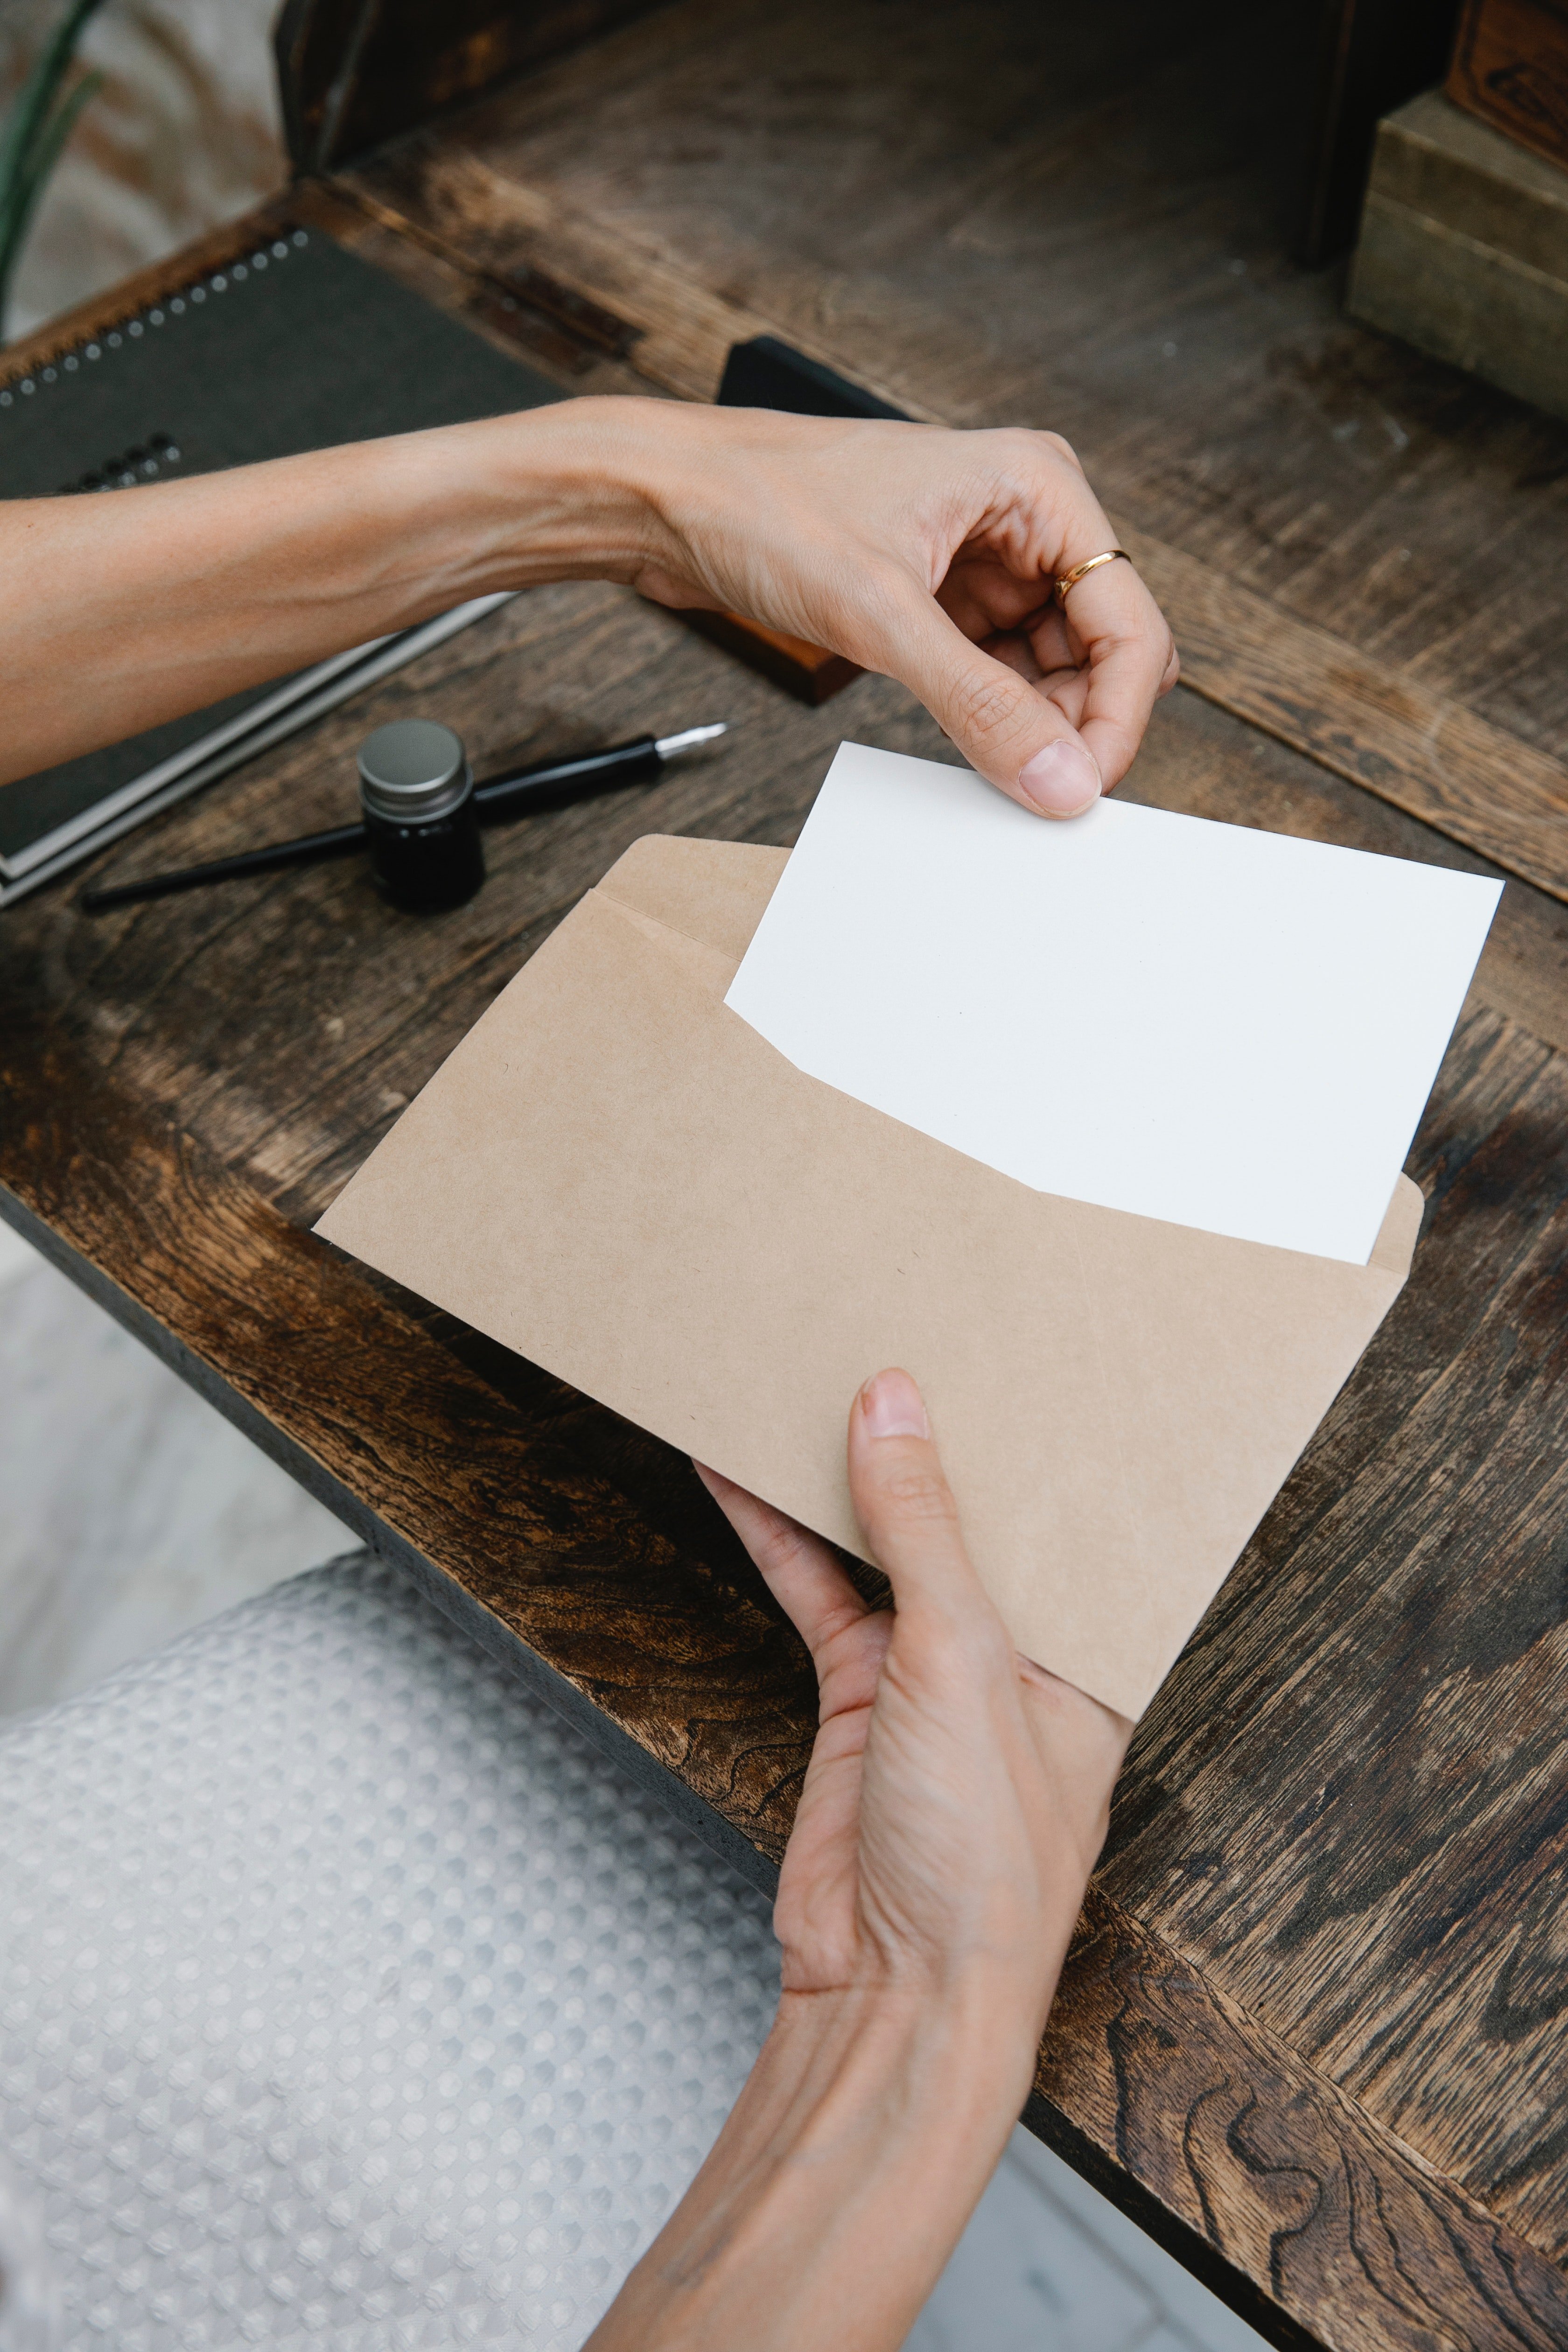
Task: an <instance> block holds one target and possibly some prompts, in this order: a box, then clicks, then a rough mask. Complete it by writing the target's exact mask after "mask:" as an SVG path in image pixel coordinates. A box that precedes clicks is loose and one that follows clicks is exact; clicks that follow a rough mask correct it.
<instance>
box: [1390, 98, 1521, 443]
mask: <svg viewBox="0 0 1568 2352" xmlns="http://www.w3.org/2000/svg"><path fill="white" fill-rule="evenodd" d="M1348 308H1349V310H1350V311H1351V314H1352V317H1354V318H1357V319H1362V320H1365V321H1366V323H1367V324H1368V325H1369V326H1373V327H1381V328H1383V329H1384V331H1385V332H1387V333H1389V334H1394V335H1398V336H1400V337H1401V338H1402V339H1403V340H1404V341H1405V342H1407V343H1414V344H1415V346H1416V348H1417V349H1418V350H1419V351H1424V352H1430V353H1431V354H1432V356H1433V357H1434V358H1435V359H1441V360H1448V361H1450V362H1452V363H1453V364H1454V365H1455V366H1456V367H1462V368H1465V369H1467V370H1468V372H1469V373H1471V374H1472V375H1479V376H1481V377H1484V379H1485V380H1486V382H1487V383H1495V384H1497V385H1498V386H1499V387H1500V389H1501V390H1502V391H1504V392H1511V393H1513V394H1516V395H1517V397H1518V398H1520V399H1521V400H1528V401H1531V402H1533V404H1535V406H1536V407H1538V408H1544V409H1546V410H1547V411H1548V412H1549V413H1550V414H1552V415H1555V416H1568V173H1563V172H1561V171H1559V170H1558V169H1557V168H1556V167H1555V165H1553V164H1551V163H1542V162H1541V161H1540V160H1539V159H1538V158H1537V157H1536V156H1534V155H1531V154H1529V153H1527V152H1525V151H1524V149H1522V148H1521V147H1519V146H1517V145H1516V144H1515V143H1514V142H1513V141H1512V140H1510V139H1507V138H1505V137H1504V136H1503V135H1502V133H1501V132H1500V131H1494V130H1493V129H1492V128H1491V127H1490V125H1489V124H1488V123H1485V122H1479V121H1476V120H1475V118H1474V117H1473V116H1471V115H1467V114H1463V113H1461V112H1460V110H1458V107H1455V106H1453V105H1451V104H1450V103H1449V101H1448V100H1447V99H1446V98H1445V97H1444V96H1443V95H1442V93H1441V92H1440V91H1436V90H1432V91H1428V92H1427V93H1426V95H1425V96H1424V97H1421V98H1417V99H1414V100H1412V101H1411V103H1410V104H1409V105H1408V106H1405V107H1401V108H1400V110H1399V111H1398V112H1397V113H1396V114H1391V115H1390V116H1388V117H1387V119H1386V120H1385V121H1384V122H1383V123H1382V124H1380V126H1379V129H1378V138H1377V149H1376V152H1375V154H1374V156H1373V169H1372V183H1371V185H1370V186H1369V188H1368V190H1367V197H1366V206H1365V209H1364V211H1363V215H1362V230H1361V241H1360V243H1359V245H1358V246H1357V247H1356V255H1355V261H1354V265H1353V267H1352V274H1351V285H1350V293H1349V297H1348Z"/></svg>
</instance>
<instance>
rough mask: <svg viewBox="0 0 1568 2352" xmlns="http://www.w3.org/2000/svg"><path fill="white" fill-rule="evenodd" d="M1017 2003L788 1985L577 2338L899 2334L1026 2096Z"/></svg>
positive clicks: (757, 2347) (867, 2339)
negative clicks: (696, 2148) (722, 2116)
mask: <svg viewBox="0 0 1568 2352" xmlns="http://www.w3.org/2000/svg"><path fill="white" fill-rule="evenodd" d="M1064 1941H1065V1938H1064ZM1026 2007H1027V2004H1026V2003H1025V2002H1023V2001H1021V2000H1012V1999H1010V1998H1008V1997H1007V1996H1005V1995H1002V1994H996V1995H993V1993H992V1992H991V1991H990V1990H988V1989H983V1988H981V1987H979V1986H976V1987H974V1988H973V1990H970V1991H968V1992H965V1993H961V1994H958V1995H955V1996H952V1997H949V1998H948V1999H946V2000H942V2001H937V2000H932V1999H931V1998H930V1997H929V1996H924V1997H921V1999H920V2000H916V1999H914V1998H913V1997H910V1996H900V1997H898V1998H897V1999H895V1998H891V1997H889V1995H888V1994H887V1993H885V1992H881V1991H877V1992H869V1991H863V1990H856V1991H846V1992H826V1993H814V1994H809V1995H795V1996H792V1995H787V1994H786V1996H785V1998H784V2002H783V2004H782V2005H781V2008H780V2011H779V2016H778V2020H777V2021H776V2023H775V2024H774V2027H773V2032H772V2033H771V2034H770V2035H769V2038H768V2041H767V2042H766V2044H765V2045H764V2047H763V2052H762V2054H761V2055H760V2057H759V2058H758V2060H757V2063H756V2065H755V2067H754V2068H753V2069H752V2074H751V2076H750V2078H749V2080H748V2081H747V2084H746V2086H745V2088H744V2090H743V2091H742V2094H741V2096H740V2098H739V2099H738V2100H737V2102H736V2104H735V2106H734V2109H733V2111H732V2112H731V2116H730V2118H729V2120H728V2122H727V2123H726V2124H725V2126H724V2128H723V2130H722V2131H721V2134H720V2136H719V2138H718V2140H717V2141H716V2142H715V2144H714V2147H713V2149H712V2152H711V2153H710V2156H709V2158H708V2160H707V2162H706V2163H705V2164H704V2165H703V2167H702V2169H701V2171H700V2173H699V2174H698V2176H697V2179H695V2181H694V2182H693V2183H692V2185H691V2188H690V2189H689V2191H688V2192H687V2195H686V2196H685V2198H684V2199H683V2200H681V2203H680V2204H679V2207H678V2208H677V2210H676V2211H675V2213H674V2214H673V2215H672V2216H671V2218H670V2220H669V2221H668V2222H667V2224H666V2225H665V2228H664V2229H663V2231H661V2232H660V2234H659V2236H658V2238H657V2239H656V2240H655V2242H654V2243H653V2245H652V2246H651V2247H650V2248H649V2250H648V2252H647V2253H646V2254H645V2255H644V2257H643V2259H642V2261H641V2262H640V2263H638V2264H637V2268H636V2270H634V2271H633V2273H631V2276H630V2277H629V2278H628V2280H627V2281H626V2285H625V2287H624V2288H623V2289H622V2291H621V2294H620V2295H619V2296H618V2297H617V2299H616V2304H615V2305H614V2307H613V2308H612V2310H611V2311H610V2312H609V2313H608V2315H606V2317H605V2319H604V2321H603V2322H602V2323H601V2325H600V2326H599V2327H598V2328H597V2330H596V2331H595V2334H594V2335H593V2336H592V2337H590V2339H589V2347H585V2352H634V2347H635V2352H675V2347H679V2352H739V2347H742V2346H744V2347H746V2352H801V2347H804V2346H807V2345H817V2344H852V2345H854V2347H856V2352H897V2347H899V2346H900V2345H901V2344H902V2342H903V2341H904V2338H905V2336H906V2335H907V2334H908V2332H909V2330H910V2326H912V2325H913V2322H914V2319H915V2317H916V2315H917V2314H918V2312H919V2311H920V2309H921V2305H922V2304H923V2303H924V2301H925V2299H926V2297H927V2295H928V2294H930V2292H931V2287H932V2286H933V2285H934V2284H935V2282H936V2279H937V2277H938V2275H939V2273H941V2271H942V2266H943V2264H944V2263H945V2262H946V2260H947V2257H948V2255H949V2253H950V2252H952V2247H953V2245H954V2244H955V2243H956V2242H957V2239H958V2237H959V2235H960V2233H961V2232H962V2231H963V2226H964V2223H965V2222H966V2221H967V2220H968V2218H969V2215H970V2214H971V2212H972V2211H973V2208H974V2206H975V2204H976V2202H977V2200H978V2199H979V2197H980V2194H981V2192H982V2190H983V2189H984V2186H985V2183H986V2181H987V2180H988V2179H990V2177H991V2174H992V2172H993V2170H994V2168H995V2165H996V2162H997V2159H998V2158H999V2156H1000V2155H1001V2152H1002V2149H1003V2147H1004V2146H1005V2141H1006V2138H1007V2135H1008V2132H1009V2131H1010V2130H1011V2128H1012V2126H1013V2125H1014V2123H1015V2122H1016V2119H1017V2116H1018V2114H1019V2111H1020V2109H1021V2108H1022V2106H1023V2104H1024V2101H1025V2099H1026V2096H1027V2094H1028V2087H1029V2081H1030V2073H1031V2068H1032V2065H1033V2061H1034V2051H1035V2041H1036V2033H1037V2022H1036V2020H1035V2019H1034V2018H1033V2017H1032V2016H1027V2015H1026V2014H1025V2011H1026Z"/></svg>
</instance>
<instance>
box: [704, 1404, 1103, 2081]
mask: <svg viewBox="0 0 1568 2352" xmlns="http://www.w3.org/2000/svg"><path fill="white" fill-rule="evenodd" d="M701 1475H702V1477H703V1479H704V1481H705V1482H706V1484H707V1486H708V1487H709V1489H710V1492H711V1493H712V1495H713V1496H714V1497H715V1499H716V1500H717V1501H718V1503H719V1505H720V1507H721V1509H722V1510H723V1511H724V1513H725V1515H726V1517H728V1518H729V1519H730V1521H731V1525H732V1526H733V1527H734V1528H735V1530H736V1532H737V1533H738V1534H739V1536H740V1538H741V1539H742V1542H743V1543H744V1545H745V1547H746V1549H747V1550H748V1551H749V1552H750V1553H751V1555H752V1559H754V1560H755V1562H756V1564H757V1566H758V1568H759V1569H760V1570H762V1573H763V1576H764V1577H765V1578H766V1580H767V1582H768V1585H769V1587H770V1589H771V1590H772V1591H773V1594H774V1595H775V1597H776V1598H777V1599H778V1601H780V1602H781V1603H782V1605H783V1607H784V1610H785V1612H787V1614H788V1615H789V1617H790V1619H791V1620H792V1622H794V1623H795V1626H796V1627H797V1628H798V1629H799V1632H800V1633H801V1635H802V1637H803V1638H804V1640H805V1643H806V1645H807V1647H808V1648H809V1650H810V1652H811V1654H812V1659H813V1662H814V1664H815V1665H816V1675H817V1682H818V1685H819V1687H820V1691H821V1717H820V1724H819V1727H818V1730H817V1735H816V1746H815V1748H813V1751H812V1758H811V1762H810V1765H809V1767H808V1768H807V1771H806V1776H805V1786H804V1788H803V1789H802V1791H801V1797H800V1803H799V1807H798V1810H797V1811H796V1813H795V1827H794V1830H793V1832H792V1833H791V1836H790V1841H789V1847H788V1850H787V1852H786V1853H785V1855H784V1868H783V1872H782V1874H781V1876H780V1880H779V1894H778V1903H777V1906H776V1909H775V1912H774V1926H775V1928H776V1932H777V1934H778V1938H779V1942H780V1944H781V1946H782V1947H783V1952H784V1996H785V1998H786V2000H787V1999H788V1998H789V1997H790V1996H791V1995H792V1994H803V1995H809V1994H815V1993H819V1992H823V1991H827V1990H843V1989H847V1988H851V1987H854V1988H858V1989H860V1990H868V1991H872V1992H877V1993H891V1994H895V1995H905V1996H908V1997H909V1998H910V1999H911V2000H925V1999H927V1998H930V1997H931V1996H935V1997H938V1998H948V1997H952V1998H961V1997H963V1998H967V1997H968V1996H969V1994H970V1993H971V1992H973V1990H975V1989H976V1988H977V1987H981V1986H984V1989H985V1999H986V2001H987V2004H988V2006H990V2007H991V2008H992V2011H993V2013H994V2014H997V2015H1005V2016H1006V2017H1008V2018H1009V2019H1010V2020H1011V2021H1013V2023H1014V2025H1015V2027H1016V2035H1017V2063H1018V2068H1019V2090H1018V2104H1019V2105H1020V2106H1021V2105H1022V2104H1023V2101H1024V2098H1025V2097H1026V2095H1027V2089H1028V2080H1027V2076H1028V2069H1029V2067H1030V2065H1031V2064H1032V2063H1033V2057H1034V2051H1035V2045H1036V2043H1037V2041H1038V2039H1039V2035H1040V2032H1041V2030H1042V2028H1043V2027H1044V2024H1045V2019H1046V2012H1047V2009H1048V2008H1049V2006H1050V2000H1051V1995H1052V1993H1053V1991H1054V1990H1055V1987H1056V1980H1057V1975H1058V1970H1059V1969H1060V1966H1061V1961H1062V1958H1063V1955H1064V1953H1065V1951H1066V1948H1067V1941H1068V1937H1069V1936H1070V1934H1071V1932H1072V1927H1073V1923H1074V1921H1075V1920H1076V1919H1077V1917H1078V1914H1079V1906H1080V1904H1081V1902H1082V1898H1083V1891H1084V1887H1085V1885H1087V1883H1088V1879H1089V1871H1090V1869H1091V1868H1092V1867H1093V1864H1094V1860H1095V1857H1096V1855H1097V1854H1098V1853H1099V1852H1100V1845H1101V1843H1103V1841H1104V1836H1105V1827H1106V1820H1107V1813H1108V1808H1109V1805H1110V1790H1111V1784H1112V1782H1113V1780H1115V1777H1116V1773H1117V1770H1118V1769H1119V1767H1120V1765H1121V1758H1122V1754H1123V1752H1124V1750H1125V1748H1126V1744H1127V1740H1128V1738H1129V1736H1130V1734H1131V1725H1130V1724H1129V1723H1127V1722H1126V1721H1125V1720H1124V1719H1123V1718H1122V1717H1121V1716H1118V1715H1113V1714H1112V1713H1111V1712H1110V1709H1109V1708H1108V1707H1104V1706H1100V1705H1099V1704H1098V1702H1097V1701H1095V1700H1094V1699H1091V1698H1088V1697H1086V1696H1084V1694H1083V1693H1082V1692H1081V1691H1079V1690H1076V1689H1074V1688H1073V1686H1072V1685H1070V1684H1068V1683H1064V1682H1061V1681H1058V1678H1057V1676H1056V1675H1051V1674H1047V1672H1046V1671H1045V1669H1044V1668H1043V1667H1040V1666H1037V1665H1034V1664H1031V1663H1030V1661H1029V1660H1028V1659H1026V1658H1023V1657H1020V1656H1019V1654H1018V1653H1017V1652H1016V1650H1015V1648H1014V1647H1013V1644H1012V1643H1011V1642H1010V1641H1009V1640H1008V1638H1007V1634H1006V1633H1005V1629H1004V1627H1003V1624H1002V1621H1001V1619H1000V1618H999V1617H998V1616H997V1614H996V1612H995V1609H994V1607H993V1605H992V1603H991V1601H990V1600H989V1598H988V1596H987V1595H986V1593H985V1591H984V1587H983V1586H982V1585H981V1583H980V1580H979V1579H978V1577H977V1576H976V1575H975V1572H974V1570H973V1567H972V1566H971V1564H970V1561H969V1558H968V1555H967V1553H966V1552H965V1550H964V1548H963V1535H962V1533H961V1531H960V1528H959V1524H958V1515H957V1511H956V1508H955V1507H954V1504H953V1499H952V1492H951V1490H950V1488H949V1486H948V1484H947V1480H946V1479H945V1477H944V1476H943V1475H942V1465H941V1462H940V1461H939V1459H938V1456H937V1449H936V1446H935V1444H934V1443H933V1442H932V1439H931V1431H930V1428H929V1425H928V1423H927V1420H926V1412H925V1406H924V1404H923V1402H921V1394H920V1391H919V1390H918V1389H917V1387H916V1386H915V1383H914V1382H913V1381H912V1380H910V1376H909V1374H908V1373H907V1372H901V1371H885V1372H882V1373H880V1374H879V1376H878V1377H877V1379H875V1380H873V1381H868V1382H867V1384H866V1386H865V1387H864V1388H863V1389H862V1390H861V1391H860V1393H859V1394H858V1396H857V1398H856V1400H855V1402H854V1405H853V1407H852V1409H851V1412H850V1415H849V1479H850V1487H851V1491H852V1493H853V1496H854V1500H855V1508H856V1513H857V1516H858V1518H859V1521H860V1524H861V1527H862V1528H863V1529H864V1531H865V1534H866V1538H867V1542H868V1548H869V1549H870V1550H871V1552H872V1554H873V1555H874V1557H875V1559H877V1561H878V1562H879V1565H880V1566H881V1568H882V1569H883V1570H884V1571H885V1573H886V1575H887V1577H888V1580H889V1583H890V1584H891V1586H892V1589H893V1597H894V1600H895V1602H896V1604H897V1607H896V1612H895V1611H890V1610H886V1609H875V1610H874V1609H871V1608H869V1607H868V1604H867V1603H866V1602H865V1601H863V1600H862V1599H861V1598H860V1595H859V1593H858V1591H856V1589H855V1587H854V1585H853V1584H852V1583H851V1582H850V1580H849V1579H848V1577H847V1575H846V1574H845V1572H844V1570H843V1569H842V1568H841V1567H840V1565H839V1563H838V1561H837V1559H836V1558H835V1557H834V1555H833V1553H832V1551H831V1550H830V1549H829V1548H828V1547H827V1545H826V1544H825V1543H824V1542H822V1541H821V1539H820V1538H818V1537H816V1536H814V1535H809V1534H808V1533H807V1532H806V1531H805V1528H801V1527H798V1526H797V1525H796V1524H795V1521H794V1520H793V1519H788V1518H785V1517H784V1515H783V1514H782V1513H781V1512H778V1511H775V1510H773V1509H772V1508H770V1507H769V1506H768V1505H767V1504H765V1503H760V1502H758V1501H757V1499H756V1498H755V1496H752V1495H748V1494H746V1493H744V1492H743V1491H742V1488H740V1487H739V1486H733V1485H731V1482H730V1481H729V1480H728V1479H725V1478H721V1477H719V1476H717V1475H715V1474H714V1473H713V1472H712V1471H710V1470H704V1471H702V1473H701Z"/></svg>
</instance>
